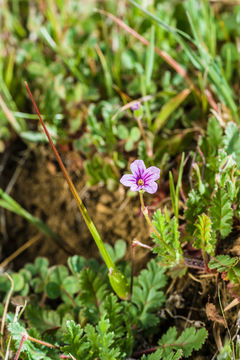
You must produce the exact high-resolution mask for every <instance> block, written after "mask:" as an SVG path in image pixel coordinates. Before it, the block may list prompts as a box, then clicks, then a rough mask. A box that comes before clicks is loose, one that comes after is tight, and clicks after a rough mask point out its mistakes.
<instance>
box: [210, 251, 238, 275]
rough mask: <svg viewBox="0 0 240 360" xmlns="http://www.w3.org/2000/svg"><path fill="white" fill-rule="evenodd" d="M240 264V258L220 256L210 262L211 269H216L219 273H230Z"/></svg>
mask: <svg viewBox="0 0 240 360" xmlns="http://www.w3.org/2000/svg"><path fill="white" fill-rule="evenodd" d="M238 262H239V259H238V257H233V258H231V257H230V256H229V255H218V256H216V257H215V258H214V259H211V260H210V261H209V264H208V266H209V268H210V269H216V270H217V271H218V272H222V271H228V270H229V269H231V268H233V267H234V266H236V265H237V264H238Z"/></svg>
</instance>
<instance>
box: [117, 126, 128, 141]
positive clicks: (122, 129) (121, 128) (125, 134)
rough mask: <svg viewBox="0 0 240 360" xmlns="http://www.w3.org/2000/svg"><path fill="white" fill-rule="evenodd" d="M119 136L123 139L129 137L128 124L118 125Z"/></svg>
mask: <svg viewBox="0 0 240 360" xmlns="http://www.w3.org/2000/svg"><path fill="white" fill-rule="evenodd" d="M117 136H118V137H119V139H121V140H125V139H127V138H128V136H129V132H128V129H127V127H126V126H124V125H119V126H118V127H117Z"/></svg>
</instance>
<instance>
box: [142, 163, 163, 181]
mask: <svg viewBox="0 0 240 360" xmlns="http://www.w3.org/2000/svg"><path fill="white" fill-rule="evenodd" d="M159 178H160V169H159V168H157V167H156V166H150V168H148V169H147V170H146V171H145V173H144V176H143V180H144V181H146V182H148V181H149V180H150V181H156V180H158V179H159Z"/></svg>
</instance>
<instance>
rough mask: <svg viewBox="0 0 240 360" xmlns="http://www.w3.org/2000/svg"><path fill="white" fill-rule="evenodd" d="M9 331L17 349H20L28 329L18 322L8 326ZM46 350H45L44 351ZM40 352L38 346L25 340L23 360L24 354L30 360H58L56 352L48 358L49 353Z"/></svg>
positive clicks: (22, 352) (22, 349) (22, 350)
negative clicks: (23, 336)
mask: <svg viewBox="0 0 240 360" xmlns="http://www.w3.org/2000/svg"><path fill="white" fill-rule="evenodd" d="M8 330H9V332H10V334H11V336H12V338H13V340H14V341H15V346H16V348H19V345H20V342H21V340H22V334H26V333H27V332H26V329H25V328H24V327H23V326H22V325H20V324H19V323H18V322H12V323H10V324H9V325H8ZM44 350H45V349H44ZM44 350H40V349H39V348H38V345H36V344H34V343H33V342H31V341H30V340H27V339H26V340H25V341H24V343H23V345H22V348H21V355H20V357H21V359H23V354H26V356H27V359H28V360H42V359H43V360H51V359H56V351H55V350H54V351H53V352H52V356H51V357H48V356H47V351H44Z"/></svg>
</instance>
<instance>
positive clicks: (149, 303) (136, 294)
mask: <svg viewBox="0 0 240 360" xmlns="http://www.w3.org/2000/svg"><path fill="white" fill-rule="evenodd" d="M166 281H167V277H166V275H165V274H164V270H163V268H161V267H160V266H159V265H158V264H157V263H156V262H155V261H154V260H151V261H150V262H149V263H148V266H147V269H144V270H142V271H141V273H140V275H139V276H138V277H137V278H136V279H135V280H134V286H133V295H132V303H133V304H135V306H136V308H135V309H134V308H132V311H133V312H134V313H135V314H134V316H135V317H136V319H138V321H139V322H140V323H141V324H142V326H143V327H144V328H148V327H152V326H156V325H157V324H158V322H159V318H158V316H157V314H156V311H157V310H158V309H160V308H161V306H162V304H163V303H164V302H165V299H166V297H165V295H164V292H163V291H161V290H160V289H162V288H163V287H164V286H165V285H166Z"/></svg>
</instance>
